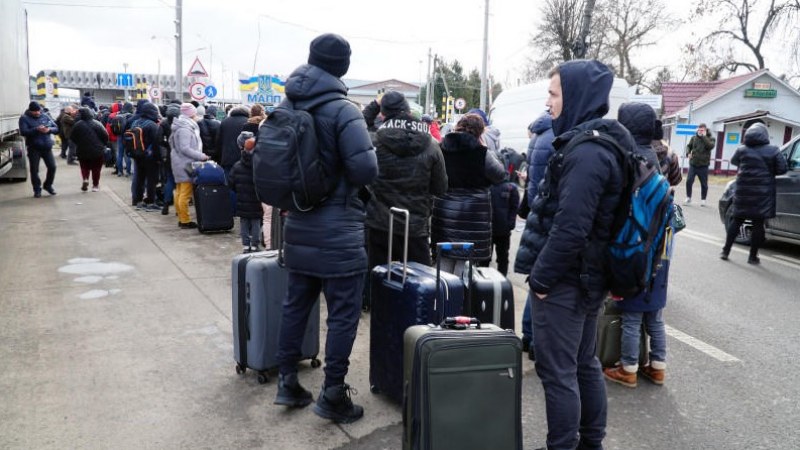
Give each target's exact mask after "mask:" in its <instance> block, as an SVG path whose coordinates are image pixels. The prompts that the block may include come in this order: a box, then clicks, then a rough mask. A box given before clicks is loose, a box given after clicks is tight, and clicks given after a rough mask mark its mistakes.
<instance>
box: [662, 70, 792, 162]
mask: <svg viewBox="0 0 800 450" xmlns="http://www.w3.org/2000/svg"><path fill="white" fill-rule="evenodd" d="M662 95H663V99H664V116H663V118H662V120H663V122H664V137H665V139H667V140H668V141H669V144H670V147H671V148H672V149H673V151H674V152H676V153H677V154H678V155H680V156H683V155H684V153H685V149H686V144H687V143H688V142H689V139H690V137H688V136H679V135H677V133H676V130H675V125H676V124H701V123H704V124H706V126H708V128H709V130H710V131H711V132H713V133H714V136H715V137H716V139H717V148H716V152H715V153H713V154H712V159H713V160H714V163H713V165H712V167H713V170H714V172H715V173H720V172H722V171H728V170H730V171H733V170H735V167H731V166H730V162H729V161H730V158H731V157H732V156H733V152H734V151H735V150H736V148H737V147H739V146H740V145H742V137H743V133H744V130H746V129H747V128H748V127H749V126H750V125H752V124H754V123H758V122H760V123H763V124H764V125H766V126H767V129H768V130H769V136H770V141H771V143H772V144H773V145H778V146H780V145H782V144H784V143H786V142H788V141H789V140H791V139H792V137H794V136H797V135H798V134H800V92H798V91H797V90H796V89H794V88H792V87H791V86H790V85H789V84H787V83H786V82H784V81H783V80H781V79H780V78H778V77H776V76H775V75H773V74H772V73H771V72H770V71H769V70H767V69H763V70H759V71H757V72H752V73H748V74H745V75H739V76H736V77H732V78H728V79H726V80H719V81H712V82H695V83H664V84H663V86H662ZM682 164H683V166H684V167H688V161H687V160H686V159H685V158H682Z"/></svg>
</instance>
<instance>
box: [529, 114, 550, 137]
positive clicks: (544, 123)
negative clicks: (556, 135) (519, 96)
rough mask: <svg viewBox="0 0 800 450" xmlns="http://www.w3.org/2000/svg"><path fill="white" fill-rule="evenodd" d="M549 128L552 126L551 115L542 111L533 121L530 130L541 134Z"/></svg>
mask: <svg viewBox="0 0 800 450" xmlns="http://www.w3.org/2000/svg"><path fill="white" fill-rule="evenodd" d="M550 128H553V116H551V115H550V113H544V114H542V115H541V116H539V118H538V119H536V120H534V121H533V124H532V125H531V132H532V133H536V134H542V133H544V132H545V131H547V130H549V129H550Z"/></svg>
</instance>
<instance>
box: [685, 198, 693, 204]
mask: <svg viewBox="0 0 800 450" xmlns="http://www.w3.org/2000/svg"><path fill="white" fill-rule="evenodd" d="M689 203H692V198H691V197H686V200H684V201H683V204H684V205H688V204H689Z"/></svg>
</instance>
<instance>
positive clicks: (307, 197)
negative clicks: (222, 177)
mask: <svg viewBox="0 0 800 450" xmlns="http://www.w3.org/2000/svg"><path fill="white" fill-rule="evenodd" d="M336 181H337V180H336V179H335V178H334V177H332V176H331V175H330V174H329V173H328V171H327V169H326V167H325V166H324V164H323V163H322V161H321V158H320V149H319V142H318V141H317V132H316V128H315V126H314V117H313V116H312V115H311V114H310V113H309V112H308V111H305V110H302V109H295V107H294V104H293V103H292V102H291V101H289V100H285V101H284V102H283V103H281V104H280V105H279V106H278V107H277V108H275V110H273V111H272V112H271V113H269V115H268V116H267V119H266V120H265V121H264V122H263V123H262V124H261V126H259V128H258V134H257V137H256V146H255V148H254V150H253V182H254V183H255V186H256V194H257V195H258V198H259V200H261V202H263V203H266V204H268V205H271V206H274V207H276V208H280V209H284V210H289V211H302V212H305V211H310V210H312V209H313V208H314V207H315V206H317V205H319V204H320V203H322V202H324V201H325V200H326V199H327V197H328V195H329V194H330V193H331V192H332V191H333V189H334V188H335V187H336Z"/></svg>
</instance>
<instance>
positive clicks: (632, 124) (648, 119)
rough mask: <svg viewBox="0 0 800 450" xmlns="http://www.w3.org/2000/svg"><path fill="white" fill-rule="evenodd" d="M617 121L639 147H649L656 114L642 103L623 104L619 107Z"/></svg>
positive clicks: (654, 127)
mask: <svg viewBox="0 0 800 450" xmlns="http://www.w3.org/2000/svg"><path fill="white" fill-rule="evenodd" d="M617 120H618V121H619V123H621V124H622V125H623V126H624V127H625V128H627V129H628V131H630V132H631V135H632V136H633V139H634V140H635V141H636V143H637V144H639V145H650V142H652V140H653V134H654V132H655V129H656V112H655V111H654V110H653V108H651V107H650V106H649V105H645V104H644V103H635V102H633V103H623V104H622V106H620V107H619V112H618V113H617Z"/></svg>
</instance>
